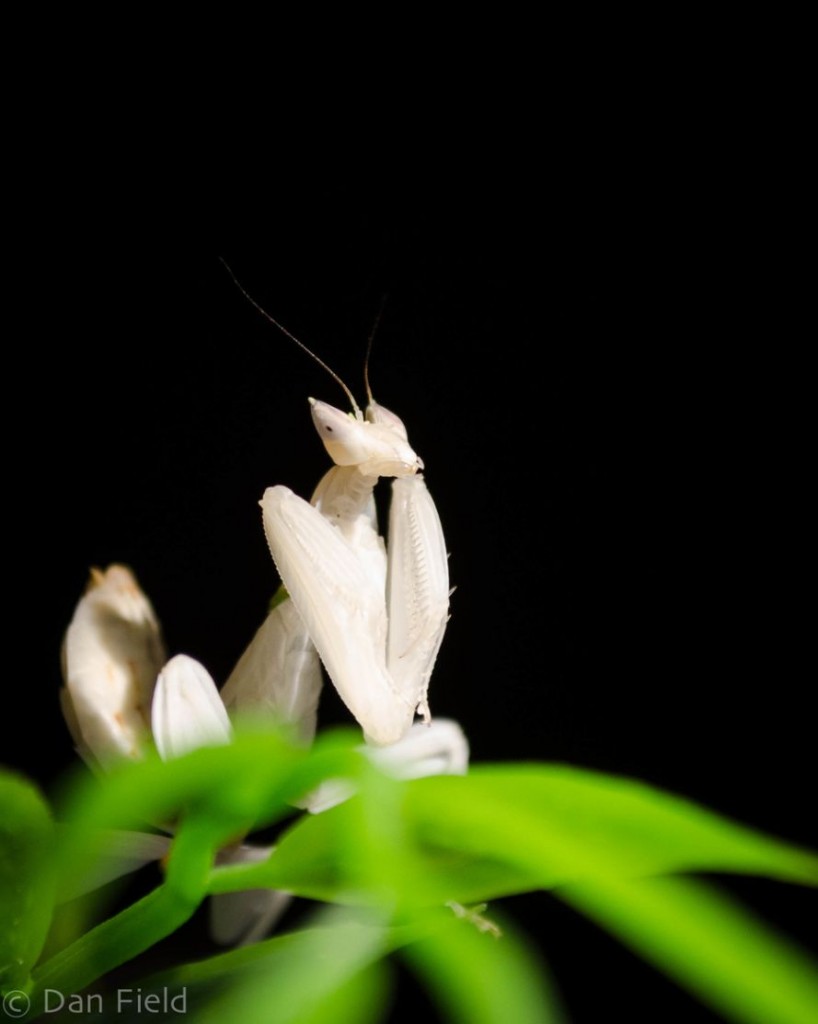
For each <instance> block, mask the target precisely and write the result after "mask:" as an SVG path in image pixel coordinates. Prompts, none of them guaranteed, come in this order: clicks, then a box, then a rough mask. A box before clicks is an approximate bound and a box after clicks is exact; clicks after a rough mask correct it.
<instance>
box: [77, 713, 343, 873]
mask: <svg viewBox="0 0 818 1024" xmlns="http://www.w3.org/2000/svg"><path fill="white" fill-rule="evenodd" d="M353 742H355V741H354V737H353V736H352V735H350V734H348V733H336V734H328V735H326V736H324V737H322V738H321V740H320V741H319V742H318V743H316V745H315V747H314V748H313V750H312V751H310V752H309V753H308V752H306V751H304V750H303V749H300V748H297V747H293V746H291V745H290V744H288V743H287V742H286V741H285V740H284V739H282V737H281V736H280V735H279V734H276V733H271V732H263V733H249V734H240V735H238V736H236V738H235V741H234V742H233V743H231V744H230V745H227V746H223V747H214V748H208V749H200V750H195V751H193V752H192V753H190V754H188V755H186V756H185V757H180V758H176V759H174V760H172V761H167V762H163V761H161V760H159V758H158V757H156V756H153V757H147V758H145V760H143V761H140V762H138V763H134V764H123V765H121V766H119V767H118V768H117V770H116V771H113V772H112V773H111V774H110V775H108V776H106V778H105V779H103V780H99V779H93V780H88V779H87V778H83V779H82V780H81V782H79V783H76V784H75V785H74V786H73V787H72V788H70V789H69V791H68V794H67V797H66V799H65V801H64V802H65V805H66V810H65V817H66V819H67V827H66V828H65V829H64V830H62V831H61V833H60V857H59V860H60V870H61V873H62V876H63V878H67V879H71V880H75V879H77V878H85V877H87V876H89V875H90V876H93V873H94V863H95V860H96V858H97V857H98V855H99V853H100V851H101V849H102V848H103V845H104V842H105V835H106V830H108V829H134V828H136V829H139V828H140V827H141V828H144V827H145V826H146V824H148V823H150V824H152V825H161V824H166V825H167V824H169V823H172V822H174V821H175V820H177V819H178V818H179V817H180V816H181V815H184V814H185V813H187V812H188V811H190V810H191V809H193V810H195V811H196V813H197V814H205V815H209V816H210V817H211V818H212V819H213V820H214V821H219V822H221V823H222V825H223V827H224V828H225V830H227V831H232V835H233V836H237V835H241V834H242V833H243V832H246V831H248V830H249V829H250V828H251V827H253V826H257V825H266V824H270V823H271V822H274V821H276V820H277V819H279V818H281V817H284V816H286V815H289V814H293V813H295V808H293V806H292V805H291V801H293V800H297V799H298V798H299V797H301V796H303V795H304V794H305V793H307V792H309V790H310V789H312V788H314V787H315V786H317V785H318V784H319V783H320V782H321V781H323V779H324V778H326V777H327V776H328V775H331V774H338V775H340V774H351V775H353V776H354V774H355V773H356V772H357V770H358V764H359V763H360V761H361V760H362V759H361V757H360V755H359V754H356V753H355V752H354V750H353V749H352V744H353Z"/></svg>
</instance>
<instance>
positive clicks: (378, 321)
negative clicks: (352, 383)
mask: <svg viewBox="0 0 818 1024" xmlns="http://www.w3.org/2000/svg"><path fill="white" fill-rule="evenodd" d="M388 297H389V296H388V295H387V294H386V293H384V296H383V298H382V299H381V304H380V306H379V307H378V312H377V315H376V316H375V322H374V323H373V324H372V330H371V331H370V332H369V337H368V338H367V341H366V356H365V357H364V386H365V387H366V400H367V401H368V402H369V404H370V405H374V404H375V396H374V395H373V394H372V388H371V387H370V386H369V357H370V355H372V342H373V341H374V340H375V334H376V332H377V330H378V328H379V327H380V325H381V317H382V316H383V311H384V307H385V306H386V300H387V298H388Z"/></svg>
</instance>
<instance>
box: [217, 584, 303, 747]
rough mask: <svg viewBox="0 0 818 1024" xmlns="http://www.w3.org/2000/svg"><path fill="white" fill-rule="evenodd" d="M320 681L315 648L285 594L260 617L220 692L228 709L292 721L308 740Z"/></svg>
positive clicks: (282, 720) (300, 733)
mask: <svg viewBox="0 0 818 1024" xmlns="http://www.w3.org/2000/svg"><path fill="white" fill-rule="evenodd" d="M322 684H323V680H322V678H321V663H320V661H319V659H318V652H317V651H316V650H315V646H314V645H313V643H312V642H311V640H310V638H309V635H308V633H307V629H306V626H305V625H304V622H303V619H302V618H301V616H300V615H299V614H298V612H297V611H296V609H295V605H294V604H293V603H292V601H290V600H284V601H282V602H281V603H280V604H278V605H276V607H275V608H273V610H272V611H271V612H270V614H269V615H268V616H267V618H266V619H265V620H264V622H263V623H262V625H261V627H260V628H259V630H258V632H257V633H256V635H255V636H254V637H253V639H252V641H251V642H250V646H249V647H248V648H247V650H246V651H245V652H244V654H242V656H241V658H240V659H239V661H238V663H237V665H236V667H235V668H234V669H233V671H232V673H231V675H230V678H229V679H228V680H227V682H226V683H225V684H224V686H223V687H222V691H221V696H222V700H223V701H224V704H225V707H227V709H228V710H229V711H230V712H231V713H233V712H236V713H238V714H246V713H248V712H256V713H259V714H267V715H270V717H272V718H274V719H275V720H276V721H277V722H287V723H291V724H293V725H294V726H295V727H296V728H297V730H298V733H299V735H300V736H301V738H302V739H303V740H304V741H305V742H307V743H309V742H310V741H311V740H312V738H313V736H314V735H315V719H316V714H317V711H318V698H319V696H320V694H321V686H322Z"/></svg>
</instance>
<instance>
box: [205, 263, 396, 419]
mask: <svg viewBox="0 0 818 1024" xmlns="http://www.w3.org/2000/svg"><path fill="white" fill-rule="evenodd" d="M219 262H220V263H221V264H222V265H223V266H224V269H225V270H226V271H227V273H228V274H229V275H230V277H231V278H232V279H233V284H235V286H236V287H237V288H238V290H239V291H240V292H241V294H242V295H243V296H244V297H245V299H247V301H248V302H249V303H250V305H251V306H253V307H254V308H255V309H257V310H258V311H259V313H261V315H262V316H263V317H264V319H265V320H269V322H270V323H271V324H272V325H273V327H277V328H278V329H279V330H280V331H281V333H282V334H286V336H287V337H288V338H289V339H290V341H294V342H295V343H296V345H298V347H299V348H301V349H303V350H304V351H305V352H306V353H307V355H308V356H310V357H311V358H312V359H314V360H315V361H316V363H318V365H319V366H320V367H321V368H322V369H324V370H326V371H327V373H328V374H329V375H330V377H332V379H333V380H334V381H336V382H337V383H338V384H340V385H341V387H342V388H343V389H344V394H345V395H346V396H347V398H348V399H349V401H350V403H351V405H352V409H353V412H354V413H355V419H356V420H363V418H364V417H363V413H362V412H361V410H360V409H359V408H358V403H357V402H356V401H355V396H354V395H353V394H352V392H351V391H350V390H349V388H348V387H347V386H346V384H344V382H343V381H342V380H341V378H340V377H339V376H338V374H337V373H336V372H335V370H333V369H332V367H331V366H327V364H326V363H325V362H324V360H323V359H322V358H321V357H320V356H317V355H316V354H315V353H314V352H313V350H312V349H311V348H308V347H307V346H306V345H305V344H304V342H303V341H300V340H299V339H298V338H296V336H295V335H294V334H292V333H291V332H290V331H288V330H287V328H286V327H285V326H284V325H283V324H280V323H279V322H278V320H276V319H275V318H274V317H272V316H270V314H269V313H268V312H267V310H266V309H265V308H264V307H263V306H260V305H259V304H258V302H256V300H255V299H254V298H253V296H252V295H251V294H250V293H249V292H248V291H247V289H246V288H245V287H244V285H243V284H242V283H241V281H239V279H238V278H237V277H236V275H235V274H234V273H233V270H232V268H231V267H230V264H229V263H228V262H227V260H225V259H224V258H223V257H222V256H219ZM382 311H383V305H381V312H382ZM380 318H381V313H380V312H379V313H378V320H376V321H375V327H373V328H372V335H370V338H369V348H371V347H372V336H373V335H374V334H375V330H376V329H377V326H378V321H379V320H380ZM366 357H367V361H368V360H369V349H367V353H366ZM364 376H365V377H366V368H365V369H364ZM367 391H369V380H368V377H367ZM371 400H372V398H371V393H370V401H371Z"/></svg>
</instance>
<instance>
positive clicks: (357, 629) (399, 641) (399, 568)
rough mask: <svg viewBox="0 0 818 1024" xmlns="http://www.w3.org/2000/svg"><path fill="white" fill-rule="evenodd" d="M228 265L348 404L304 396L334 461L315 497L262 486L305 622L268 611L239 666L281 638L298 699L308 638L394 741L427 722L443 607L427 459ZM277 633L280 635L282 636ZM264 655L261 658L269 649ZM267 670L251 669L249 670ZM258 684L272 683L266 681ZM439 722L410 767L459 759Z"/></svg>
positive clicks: (462, 749) (371, 722) (237, 687)
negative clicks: (378, 493) (382, 517)
mask: <svg viewBox="0 0 818 1024" xmlns="http://www.w3.org/2000/svg"><path fill="white" fill-rule="evenodd" d="M228 269H229V268H228ZM231 276H233V279H234V281H235V282H236V284H237V286H238V287H239V289H240V290H241V291H242V293H243V294H244V295H245V296H246V298H247V299H248V300H249V301H250V302H251V303H252V304H253V305H254V306H255V307H256V308H257V309H258V310H259V311H260V312H261V313H262V315H263V316H265V317H266V318H267V319H268V320H270V321H271V322H272V323H273V324H274V325H275V326H276V327H277V328H279V330H282V331H283V332H284V333H285V334H287V336H288V337H290V338H292V340H293V341H295V342H296V344H298V345H299V346H301V347H302V348H304V349H305V350H306V351H307V352H308V353H309V354H310V355H311V356H312V357H313V358H314V359H316V361H317V362H318V363H319V364H320V365H321V366H323V367H324V368H325V369H326V370H327V371H328V372H329V373H330V374H331V375H332V376H333V378H335V380H337V381H338V383H339V384H340V385H341V387H342V388H343V389H344V391H345V392H346V394H347V396H348V398H349V400H350V403H351V405H352V408H353V412H352V413H350V414H347V413H344V412H342V411H341V410H340V409H336V408H334V407H333V406H331V405H327V404H326V403H324V402H318V401H316V400H315V399H310V407H311V410H312V418H313V422H314V424H315V427H316V430H317V431H318V434H319V436H320V437H321V440H322V441H323V443H324V447H325V448H326V450H327V452H328V454H329V455H330V457H331V458H332V460H333V462H334V463H335V465H334V467H333V468H332V469H330V470H329V471H328V472H327V473H326V474H325V476H324V477H323V479H322V480H321V481H320V483H319V484H318V487H317V488H316V490H315V492H314V494H313V496H312V503H311V504H310V503H308V502H306V501H304V500H303V499H301V498H299V497H297V496H296V495H295V494H293V492H292V491H291V490H289V488H287V487H283V486H277V487H270V488H268V489H267V490H266V491H265V493H264V497H263V499H262V502H261V506H262V510H263V519H264V530H265V533H266V536H267V542H268V544H269V547H270V551H271V553H272V556H273V560H274V561H275V563H276V567H277V568H278V571H279V575H280V576H281V579H282V582H283V584H284V586H285V588H286V590H287V593H288V594H289V596H290V598H291V600H292V604H293V606H294V608H295V610H296V611H297V613H298V615H299V616H300V618H301V621H302V622H303V629H304V633H303V634H299V632H298V628H297V624H296V622H295V621H294V618H295V617H294V616H293V615H292V611H290V613H289V615H288V618H287V621H286V623H285V622H283V621H282V622H279V623H274V622H273V621H271V619H272V615H275V611H274V613H272V615H271V618H270V619H268V621H267V623H265V625H264V626H263V627H262V630H260V631H259V633H258V634H257V636H256V639H255V640H254V642H253V645H251V647H250V648H249V649H248V651H247V652H246V653H245V655H244V658H243V659H242V661H243V662H245V664H244V665H243V666H242V664H241V663H240V666H237V670H238V668H239V667H241V668H242V669H243V673H246V672H247V670H248V665H249V663H258V662H259V659H260V657H261V655H262V651H267V650H269V648H270V647H273V646H277V647H279V648H280V647H281V646H288V649H289V651H290V655H291V657H290V662H291V664H290V665H289V666H288V667H287V668H286V669H285V677H284V678H283V679H282V678H279V680H278V690H279V692H281V693H282V695H285V701H284V702H285V703H287V704H292V703H293V695H295V694H297V695H298V697H299V700H300V701H301V702H303V699H304V698H303V695H304V693H305V692H306V691H309V692H311V693H312V692H313V688H314V685H315V683H314V669H313V667H312V666H310V667H309V668H308V669H306V670H305V669H304V665H305V650H306V648H307V644H306V643H305V640H306V638H307V637H309V640H310V641H311V642H312V644H314V646H315V648H316V649H317V651H318V654H319V655H320V657H321V660H322V661H323V663H324V666H325V667H326V670H327V673H328V674H329V677H330V679H331V680H332V682H333V683H334V685H335V687H336V689H337V690H338V693H339V694H340V696H341V698H342V700H343V701H344V703H345V704H346V705H347V707H348V708H349V710H350V711H351V712H352V714H353V715H354V716H355V718H356V719H357V720H358V722H359V723H360V725H361V726H362V728H363V730H364V735H365V737H366V739H367V740H368V741H369V742H370V743H372V744H375V745H377V746H389V745H393V744H396V743H398V742H399V741H401V740H404V739H405V738H406V737H408V734H409V733H410V730H411V727H412V723H413V720H414V717H415V713H416V712H417V713H419V714H420V715H421V716H422V717H423V719H424V722H426V723H427V725H428V724H429V723H430V718H431V716H430V712H429V705H428V699H427V693H428V687H429V679H430V676H431V674H432V669H433V667H434V663H435V659H436V657H437V653H438V650H439V648H440V644H441V641H442V639H443V634H444V631H445V628H446V622H447V620H448V615H449V593H450V591H449V573H448V558H447V552H446V545H445V541H444V538H443V529H442V527H441V524H440V518H439V516H438V514H437V509H436V508H435V504H434V502H433V500H432V498H431V496H430V494H429V492H428V490H427V488H426V484H425V482H424V479H423V477H422V476H421V475H420V473H419V471H420V470H421V469H422V468H423V463H422V461H421V460H420V459H419V458H418V456H417V455H416V454H415V452H414V451H413V450H412V448H411V446H410V445H409V441H408V436H407V431H406V427H405V426H404V424H403V422H402V421H401V420H400V419H399V417H398V416H396V415H395V413H393V412H391V411H390V410H388V409H386V408H384V407H383V406H381V405H378V404H377V403H376V402H375V401H374V399H373V397H372V392H371V389H370V387H369V381H368V375H367V381H366V383H367V393H368V397H369V404H368V406H367V408H366V413H365V415H364V414H362V413H361V410H360V409H359V407H358V405H357V403H356V402H355V399H354V397H353V395H352V394H351V392H350V391H349V389H348V388H347V387H346V385H345V384H344V383H343V381H341V380H340V378H338V377H337V375H336V374H335V373H333V371H332V370H330V369H329V367H327V366H326V365H325V364H324V363H323V362H322V361H321V360H320V359H318V357H317V356H315V355H314V353H312V352H311V351H310V350H309V349H307V348H306V346H305V345H303V343H302V342H300V341H299V340H298V339H297V338H294V337H293V336H292V335H291V334H290V333H289V331H287V330H286V329H285V328H283V327H282V326H281V325H280V324H279V323H278V322H277V321H276V320H274V319H273V318H272V317H271V316H270V315H269V314H268V313H267V312H266V311H265V310H264V309H262V308H261V307H260V306H259V305H258V304H257V303H256V302H255V300H253V299H252V298H251V296H249V295H248V294H247V292H246V291H245V290H244V288H243V287H242V286H241V285H240V284H239V282H238V281H236V279H235V276H234V275H232V271H231ZM370 342H371V338H370ZM381 476H384V477H393V478H394V482H393V485H392V503H391V509H390V516H389V545H388V550H387V547H386V545H385V543H384V540H383V538H382V537H381V536H380V535H379V534H378V527H377V517H376V511H375V502H374V497H373V490H374V487H375V484H376V483H377V481H378V478H379V477H381ZM283 617H284V613H283V612H282V613H280V618H281V619H283ZM283 632H287V634H288V645H287V644H285V645H282V644H281V643H280V642H279V640H278V638H279V637H280V636H281V635H282V633H283ZM255 644H258V646H259V657H258V658H257V657H256V656H255V652H254V651H253V646H254V645H255ZM293 655H297V656H298V657H293ZM264 657H265V658H266V663H267V665H268V666H269V664H270V658H269V655H267V654H265V655H264ZM281 660H282V659H281V658H279V663H281ZM286 673H289V676H287V674H286ZM263 674H264V673H263V671H258V672H256V674H255V675H256V679H257V681H258V680H260V679H261V678H262V676H263ZM305 676H306V677H307V678H308V679H309V682H308V683H306V684H305V678H304V677H305ZM255 685H256V687H257V690H262V689H263V690H264V691H265V692H267V693H269V692H270V684H269V682H268V683H266V684H264V685H262V686H259V685H258V682H257V683H256V684H255ZM242 689H243V688H242V684H241V679H240V678H237V676H236V673H235V672H234V674H233V676H231V679H230V680H228V682H227V684H226V685H225V688H224V690H223V691H222V695H223V697H224V699H225V702H226V703H227V704H228V706H230V705H231V703H233V702H234V701H236V699H237V698H238V695H239V694H240V693H241V692H242ZM244 692H245V693H246V691H244ZM245 703H246V701H245ZM312 706H313V709H314V703H313V704H312ZM439 725H440V727H439V728H437V727H435V728H434V729H431V730H425V731H426V735H425V736H423V735H422V734H421V733H419V732H418V733H416V734H415V737H414V739H413V742H411V743H409V744H408V745H407V748H406V755H407V764H406V767H407V771H411V769H410V767H409V766H410V764H413V763H414V764H415V765H416V766H417V768H418V770H420V765H419V762H420V763H422V762H423V761H424V759H425V758H427V757H428V758H432V759H433V760H434V762H435V763H436V764H438V765H439V764H446V765H447V766H448V770H449V771H463V770H465V765H466V761H467V759H468V750H467V746H466V742H465V738H464V737H463V734H462V732H461V731H460V730H459V728H458V727H456V726H454V724H453V723H443V722H441V723H439ZM387 760H389V759H387ZM392 760H393V763H394V755H393V756H392Z"/></svg>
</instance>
